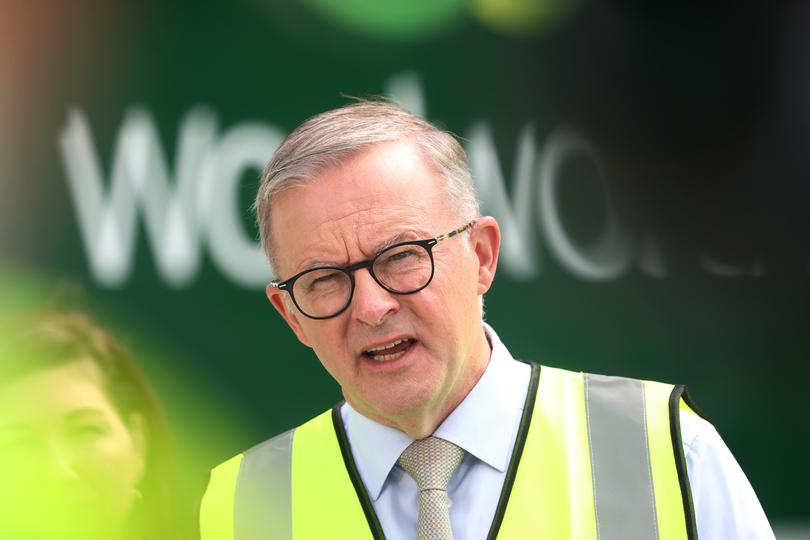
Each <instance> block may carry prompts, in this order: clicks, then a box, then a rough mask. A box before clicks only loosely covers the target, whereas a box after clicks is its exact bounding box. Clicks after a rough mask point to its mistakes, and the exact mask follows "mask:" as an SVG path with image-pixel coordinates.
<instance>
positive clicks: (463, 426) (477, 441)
mask: <svg viewBox="0 0 810 540" xmlns="http://www.w3.org/2000/svg"><path fill="white" fill-rule="evenodd" d="M484 331H485V332H486V334H487V338H488V339H489V342H490V345H491V346H492V354H491V356H490V361H489V364H488V365H487V368H486V370H485V371H484V374H483V375H482V376H481V378H480V379H479V380H478V382H477V383H476V385H475V386H474V387H473V389H472V390H471V391H470V393H469V394H467V396H466V397H465V398H464V400H463V401H462V402H461V403H460V404H459V405H458V407H456V409H455V410H454V411H453V412H452V413H450V415H449V416H448V417H447V418H446V419H445V420H444V422H442V424H441V425H440V426H439V427H438V428H437V429H436V431H435V433H434V434H433V435H434V436H436V437H441V438H442V439H445V440H448V441H450V442H452V443H453V444H455V445H457V446H459V447H461V448H463V449H464V450H466V451H467V452H468V453H469V454H472V455H473V456H475V457H476V458H478V459H479V460H481V461H483V462H484V463H486V464H487V465H489V466H491V467H493V468H495V469H497V470H498V471H500V472H503V471H505V470H506V467H507V465H508V464H509V450H510V448H511V445H512V439H513V437H514V433H515V425H516V423H517V422H518V421H519V419H520V417H521V415H522V413H523V402H524V400H525V397H526V389H527V383H528V380H529V377H528V373H529V371H530V368H529V366H528V365H526V364H522V363H520V362H517V361H515V360H514V358H512V355H511V354H509V351H508V350H507V349H506V347H505V346H504V345H503V343H501V340H500V339H499V338H498V335H497V334H496V333H495V331H494V330H493V329H492V328H491V327H490V326H489V325H487V324H486V323H484ZM516 389H520V390H519V391H516ZM343 407H344V414H343V420H344V424H345V426H346V433H347V436H348V438H349V444H350V445H351V449H352V454H353V455H354V458H355V462H356V464H357V468H358V472H359V473H360V476H361V478H362V479H363V482H364V484H365V485H366V489H367V491H368V494H369V496H371V498H372V499H373V500H377V498H378V497H379V495H380V492H381V491H382V488H383V484H384V483H385V480H386V478H388V473H389V472H391V469H392V468H393V467H394V465H395V464H396V462H397V460H398V459H399V456H400V455H401V454H402V452H403V451H404V450H405V449H406V448H407V447H408V446H409V445H410V444H411V443H412V442H413V439H412V438H411V437H410V436H408V435H407V434H406V433H404V432H402V431H400V430H398V429H396V428H392V427H389V426H385V425H383V424H380V423H378V422H375V421H374V420H371V419H369V418H366V417H365V416H363V415H362V414H360V413H358V412H357V411H355V410H354V409H353V408H352V407H351V406H350V405H349V404H348V403H346V404H345V405H344V406H343Z"/></svg>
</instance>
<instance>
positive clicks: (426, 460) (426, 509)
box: [398, 437, 464, 540]
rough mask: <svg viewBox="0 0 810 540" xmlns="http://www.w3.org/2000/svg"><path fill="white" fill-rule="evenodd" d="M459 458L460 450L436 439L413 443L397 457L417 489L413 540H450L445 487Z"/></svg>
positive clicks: (447, 498) (451, 539)
mask: <svg viewBox="0 0 810 540" xmlns="http://www.w3.org/2000/svg"><path fill="white" fill-rule="evenodd" d="M463 458H464V450H462V449H461V448H459V447H458V446H456V445H455V444H453V443H451V442H448V441H445V440H444V439H439V438H438V437H428V438H426V439H419V440H417V441H414V442H413V443H411V445H410V446H409V447H408V448H406V449H405V451H404V452H402V455H401V456H399V461H398V463H399V466H400V467H402V468H403V469H404V470H405V472H406V473H408V474H409V475H411V477H412V478H413V479H414V480H416V485H417V487H418V488H419V524H418V525H417V528H416V531H417V532H416V540H453V528H452V526H451V524H450V505H451V504H452V503H451V501H450V497H449V496H448V495H447V484H448V483H450V478H451V477H452V476H453V473H454V472H456V469H457V468H458V466H459V464H460V463H461V460H462V459H463Z"/></svg>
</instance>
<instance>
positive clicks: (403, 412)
mask: <svg viewBox="0 0 810 540" xmlns="http://www.w3.org/2000/svg"><path fill="white" fill-rule="evenodd" d="M375 390H383V393H382V394H381V395H378V394H377V392H375V393H374V394H375V395H373V396H367V398H368V399H367V400H365V402H366V403H368V404H369V406H370V408H371V409H372V410H373V411H375V412H376V414H378V415H380V416H383V417H386V418H392V419H393V418H398V417H402V416H407V415H408V414H410V413H414V412H416V411H418V410H419V409H423V408H425V407H426V406H427V405H428V404H429V403H431V402H433V401H434V400H435V395H436V389H435V388H433V387H422V388H407V389H406V388H402V389H398V390H396V389H391V388H387V389H386V388H378V389H375ZM361 412H362V411H361Z"/></svg>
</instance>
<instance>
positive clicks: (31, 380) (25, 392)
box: [0, 359, 113, 421]
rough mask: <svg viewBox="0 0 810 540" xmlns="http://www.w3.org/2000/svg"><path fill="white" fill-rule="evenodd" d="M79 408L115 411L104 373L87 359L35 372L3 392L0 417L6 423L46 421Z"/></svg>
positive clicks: (7, 387)
mask: <svg viewBox="0 0 810 540" xmlns="http://www.w3.org/2000/svg"><path fill="white" fill-rule="evenodd" d="M79 408H87V409H96V410H104V411H108V410H109V411H111V410H112V409H113V407H112V404H111V403H110V401H109V399H108V398H107V396H106V394H105V391H104V389H103V377H102V375H101V373H100V372H99V370H98V368H97V367H96V366H95V365H94V364H93V363H92V361H90V360H86V359H77V360H75V361H72V362H67V363H64V364H59V365H56V366H52V367H48V368H45V369H41V370H37V371H34V372H31V373H29V374H27V375H25V376H23V377H20V378H19V379H18V380H15V381H12V382H9V383H8V384H6V385H4V386H3V387H2V389H0V416H2V418H3V420H6V421H11V420H18V421H37V420H43V421H44V420H45V419H47V418H50V417H58V416H60V415H62V414H64V413H68V412H70V411H72V410H75V409H79Z"/></svg>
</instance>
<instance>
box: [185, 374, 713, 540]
mask: <svg viewBox="0 0 810 540" xmlns="http://www.w3.org/2000/svg"><path fill="white" fill-rule="evenodd" d="M684 391H685V389H684V387H683V386H672V385H668V384H662V383H657V382H651V381H640V380H635V379H627V378H624V377H606V376H602V375H592V374H585V373H576V372H571V371H566V370H562V369H556V368H551V367H545V366H543V367H542V368H540V367H539V366H537V365H532V375H531V379H530V384H529V390H528V392H527V396H526V403H525V407H524V410H523V416H522V418H521V421H520V426H519V428H518V436H517V440H516V442H515V447H514V451H513V453H512V457H511V460H510V464H509V467H508V469H507V472H506V478H505V480H504V485H503V489H502V491H501V495H500V499H499V502H498V507H497V510H496V512H495V518H494V520H493V522H492V525H491V527H490V530H489V533H488V535H487V538H488V539H495V538H498V539H515V540H524V539H532V538H540V539H554V540H567V539H572V540H614V539H615V540H636V539H637V540H650V539H656V538H658V539H662V540H675V539H684V540H693V539H695V538H697V532H696V528H695V518H694V512H693V509H692V502H691V495H690V492H689V482H688V479H687V476H686V463H685V460H684V455H683V446H682V444H681V436H680V412H681V411H686V412H687V413H688V414H695V413H694V412H693V410H692V409H691V408H690V407H689V406H688V405H687V403H686V402H685V401H684V398H685V396H684ZM200 527H201V537H202V540H260V539H261V540H264V539H284V540H287V539H294V540H310V539H311V540H322V539H346V540H363V539H369V540H371V539H384V538H385V535H384V533H383V530H382V527H381V526H380V522H379V520H378V518H377V515H376V514H375V512H374V508H373V506H372V503H371V500H370V498H369V496H368V494H367V493H366V490H365V487H364V485H363V481H362V480H361V478H360V475H359V473H358V472H357V468H356V466H355V463H354V459H353V457H352V453H351V450H350V448H349V443H348V440H347V438H346V432H345V430H344V427H343V422H342V419H341V414H340V405H336V406H335V407H334V408H333V409H332V410H331V411H327V412H325V413H323V414H321V415H320V416H318V417H316V418H314V419H312V420H310V421H309V422H307V423H305V424H303V425H302V426H300V427H298V428H296V429H294V430H291V431H288V432H286V433H283V434H281V435H279V436H277V437H274V438H272V439H270V440H268V441H266V442H264V443H262V444H260V445H258V446H256V447H254V448H252V449H251V450H248V451H246V452H244V453H242V454H239V455H238V456H236V457H234V458H232V459H231V460H229V461H226V462H225V463H223V464H221V465H219V466H218V467H216V468H215V469H214V470H213V471H212V472H211V478H210V481H209V484H208V489H207V491H206V493H205V496H204V497H203V501H202V505H201V507H200Z"/></svg>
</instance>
